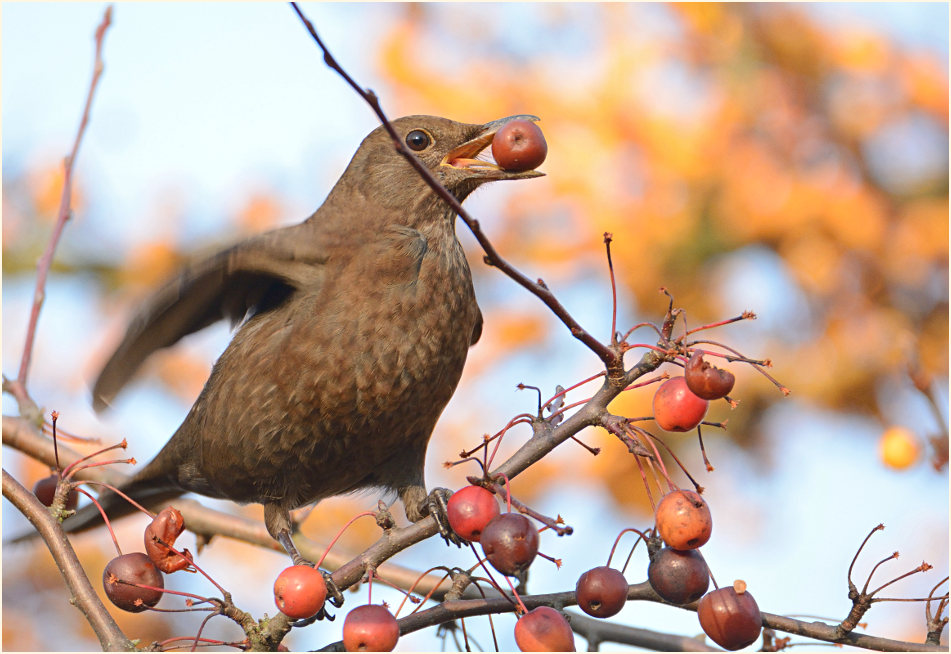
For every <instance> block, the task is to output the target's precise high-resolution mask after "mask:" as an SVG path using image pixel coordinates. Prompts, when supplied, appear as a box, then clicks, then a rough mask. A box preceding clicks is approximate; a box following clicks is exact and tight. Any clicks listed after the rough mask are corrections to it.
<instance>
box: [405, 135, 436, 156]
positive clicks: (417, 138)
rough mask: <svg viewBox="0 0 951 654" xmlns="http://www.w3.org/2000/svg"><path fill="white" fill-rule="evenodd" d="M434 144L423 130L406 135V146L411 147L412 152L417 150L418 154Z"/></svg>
mask: <svg viewBox="0 0 951 654" xmlns="http://www.w3.org/2000/svg"><path fill="white" fill-rule="evenodd" d="M432 142H433V140H432V138H430V136H429V134H427V133H426V132H424V131H423V130H421V129H414V130H413V131H412V132H410V133H409V134H407V135H406V145H408V146H409V148H410V150H415V151H416V152H420V151H421V150H425V149H426V148H428V147H429V144H430V143H432Z"/></svg>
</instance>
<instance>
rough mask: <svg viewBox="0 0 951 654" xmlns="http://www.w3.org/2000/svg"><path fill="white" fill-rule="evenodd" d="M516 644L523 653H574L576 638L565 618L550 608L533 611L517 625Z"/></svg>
mask: <svg viewBox="0 0 951 654" xmlns="http://www.w3.org/2000/svg"><path fill="white" fill-rule="evenodd" d="M515 643H516V644H517V645H518V648H519V649H520V650H522V651H523V652H573V651H575V637H574V634H573V633H572V632H571V626H570V625H569V624H568V621H567V620H565V616H563V615H562V614H561V613H559V612H558V611H556V610H555V609H553V608H551V607H550V606H539V607H537V608H534V609H532V610H531V611H529V612H528V613H526V614H525V615H523V616H522V617H521V618H519V619H518V622H516V623H515Z"/></svg>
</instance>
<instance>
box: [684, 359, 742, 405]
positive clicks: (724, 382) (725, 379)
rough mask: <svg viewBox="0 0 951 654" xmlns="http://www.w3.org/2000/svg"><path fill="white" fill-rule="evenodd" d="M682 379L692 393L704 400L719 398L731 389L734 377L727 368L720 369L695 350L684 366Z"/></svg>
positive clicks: (734, 380)
mask: <svg viewBox="0 0 951 654" xmlns="http://www.w3.org/2000/svg"><path fill="white" fill-rule="evenodd" d="M684 379H685V380H686V381H687V388H689V389H690V390H691V391H692V392H693V394H694V395H696V396H697V397H699V398H702V399H704V400H719V399H720V398H721V397H726V396H727V395H728V394H729V393H730V391H732V390H733V384H734V383H735V382H736V378H735V377H734V376H733V373H732V372H730V371H729V370H721V369H720V368H716V367H714V366H712V365H710V364H709V363H707V362H706V361H704V360H703V354H701V353H700V350H695V351H694V353H693V355H692V356H691V357H690V360H689V361H688V362H687V365H686V366H685V367H684Z"/></svg>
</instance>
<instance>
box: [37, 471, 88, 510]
mask: <svg viewBox="0 0 951 654" xmlns="http://www.w3.org/2000/svg"><path fill="white" fill-rule="evenodd" d="M57 483H59V475H57V474H52V475H50V476H49V477H43V478H42V479H40V480H39V481H38V482H36V485H34V486H33V494H34V495H36V499H38V500H39V501H40V502H42V503H43V505H44V506H52V505H53V498H54V497H55V495H56V484H57ZM78 504H79V493H78V492H77V491H76V490H75V489H71V490H70V491H69V493H67V495H66V505H65V507H64V508H65V509H67V510H68V511H72V510H73V509H75V508H76V505H78Z"/></svg>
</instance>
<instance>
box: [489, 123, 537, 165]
mask: <svg viewBox="0 0 951 654" xmlns="http://www.w3.org/2000/svg"><path fill="white" fill-rule="evenodd" d="M547 155H548V143H546V142H545V135H544V134H542V130H541V128H539V127H538V125H536V124H535V123H533V122H531V121H530V120H513V121H511V122H508V123H505V125H503V126H502V128H501V129H499V131H498V132H496V133H495V136H494V137H493V138H492V156H493V157H494V158H495V163H497V164H498V165H499V168H501V169H502V170H509V171H512V172H522V171H525V170H534V169H535V168H538V167H539V166H541V165H542V162H543V161H545V157H546V156H547Z"/></svg>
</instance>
